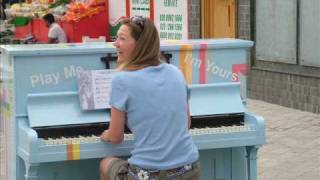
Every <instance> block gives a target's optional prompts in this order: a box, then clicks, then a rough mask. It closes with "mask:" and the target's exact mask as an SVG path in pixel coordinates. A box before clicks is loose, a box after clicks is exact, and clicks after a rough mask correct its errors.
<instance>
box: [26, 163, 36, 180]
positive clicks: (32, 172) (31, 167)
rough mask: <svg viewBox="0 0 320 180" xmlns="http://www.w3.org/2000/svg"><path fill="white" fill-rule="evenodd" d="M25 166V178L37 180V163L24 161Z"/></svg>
mask: <svg viewBox="0 0 320 180" xmlns="http://www.w3.org/2000/svg"><path fill="white" fill-rule="evenodd" d="M25 166H26V174H25V178H26V180H38V167H39V163H33V164H30V163H28V162H25Z"/></svg>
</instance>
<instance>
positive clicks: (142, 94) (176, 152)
mask: <svg viewBox="0 0 320 180" xmlns="http://www.w3.org/2000/svg"><path fill="white" fill-rule="evenodd" d="M114 45H115V47H116V48H117V55H118V59H117V62H118V65H119V66H118V69H119V70H120V72H119V73H118V74H117V75H115V77H114V78H113V81H112V92H111V100H110V105H111V107H112V108H111V122H110V126H109V129H108V130H106V131H104V132H103V133H102V134H101V139H102V140H103V141H106V142H108V143H112V144H119V143H121V142H122V141H123V137H124V127H125V124H126V125H127V126H128V127H129V129H130V130H131V132H132V133H133V136H134V138H135V139H134V148H133V150H132V152H131V154H132V156H131V157H130V158H129V159H128V160H127V161H126V160H123V159H120V158H117V157H106V158H104V159H103V160H101V162H100V174H101V179H103V180H104V179H108V180H112V179H117V180H120V179H143V180H147V179H183V180H196V179H199V171H200V167H199V162H198V158H199V153H198V149H197V147H196V146H195V144H194V142H193V141H192V138H191V136H190V135H189V133H188V129H189V126H190V118H189V108H188V88H187V85H186V82H185V80H184V77H183V75H182V73H181V72H180V70H179V69H177V68H176V67H175V66H173V65H169V64H166V63H162V62H161V61H160V57H159V56H160V40H159V35H158V32H157V29H156V27H155V25H154V24H153V22H152V21H151V20H150V19H148V18H143V17H141V16H135V17H133V18H130V19H125V20H123V22H122V25H121V27H120V29H119V31H118V33H117V39H116V41H115V43H114Z"/></svg>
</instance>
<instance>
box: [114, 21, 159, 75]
mask: <svg viewBox="0 0 320 180" xmlns="http://www.w3.org/2000/svg"><path fill="white" fill-rule="evenodd" d="M140 18H141V19H140V20H141V21H140V22H136V21H134V19H133V18H131V19H125V20H123V21H122V26H127V27H128V28H129V30H130V33H131V36H132V37H133V38H134V39H135V41H136V43H135V44H136V45H135V48H134V50H133V54H132V56H131V58H130V59H128V60H126V61H124V62H122V63H121V64H120V65H119V67H118V68H119V69H120V70H128V71H135V70H139V69H142V68H145V67H148V66H156V65H159V64H160V39H159V34H158V30H157V28H156V27H155V25H154V23H153V22H152V21H151V20H150V19H149V18H143V17H140Z"/></svg>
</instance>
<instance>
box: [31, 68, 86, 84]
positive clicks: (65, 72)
mask: <svg viewBox="0 0 320 180" xmlns="http://www.w3.org/2000/svg"><path fill="white" fill-rule="evenodd" d="M83 70H84V68H83V67H82V66H74V65H70V66H67V67H63V68H62V69H61V71H57V72H48V73H46V72H43V73H36V74H32V75H31V76H30V78H29V79H30V84H31V87H33V88H35V87H39V86H56V85H58V84H59V83H60V82H61V81H63V80H64V79H70V78H77V77H79V74H80V72H81V71H83Z"/></svg>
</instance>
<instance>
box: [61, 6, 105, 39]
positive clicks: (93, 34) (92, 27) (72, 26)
mask: <svg viewBox="0 0 320 180" xmlns="http://www.w3.org/2000/svg"><path fill="white" fill-rule="evenodd" d="M108 20H109V18H108V14H107V12H106V11H104V12H101V13H100V14H97V15H94V16H92V17H87V18H84V19H81V20H80V21H78V22H65V21H63V22H61V26H62V28H63V30H64V31H65V32H66V34H67V37H68V42H82V37H83V36H88V37H89V38H99V37H100V36H105V37H106V38H107V39H108V37H109V26H108Z"/></svg>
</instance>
